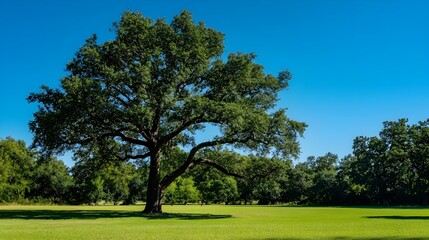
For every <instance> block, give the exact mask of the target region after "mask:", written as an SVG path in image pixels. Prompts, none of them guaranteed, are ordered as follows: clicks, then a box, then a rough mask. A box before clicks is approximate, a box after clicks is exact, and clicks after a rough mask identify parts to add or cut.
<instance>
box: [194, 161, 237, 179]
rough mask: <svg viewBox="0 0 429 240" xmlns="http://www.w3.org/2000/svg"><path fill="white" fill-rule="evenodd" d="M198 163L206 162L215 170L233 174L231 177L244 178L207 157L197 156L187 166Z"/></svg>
mask: <svg viewBox="0 0 429 240" xmlns="http://www.w3.org/2000/svg"><path fill="white" fill-rule="evenodd" d="M198 164H206V165H209V166H211V167H214V168H216V169H217V170H219V171H221V172H222V173H224V174H226V175H228V176H233V177H237V178H244V176H242V175H240V174H237V173H233V172H230V171H228V169H226V168H224V167H223V166H221V165H219V164H217V163H216V162H214V161H212V160H210V159H207V158H199V159H197V160H195V161H194V162H192V163H191V165H190V166H189V167H193V166H196V165H198Z"/></svg>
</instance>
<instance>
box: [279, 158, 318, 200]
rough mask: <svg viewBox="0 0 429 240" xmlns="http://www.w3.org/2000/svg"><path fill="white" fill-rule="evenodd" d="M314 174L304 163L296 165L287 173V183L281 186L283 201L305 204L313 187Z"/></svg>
mask: <svg viewBox="0 0 429 240" xmlns="http://www.w3.org/2000/svg"><path fill="white" fill-rule="evenodd" d="M313 177H314V174H313V172H312V170H311V169H310V168H309V166H308V164H306V163H305V162H302V163H298V164H296V165H295V166H294V167H293V168H292V169H291V170H290V171H289V173H288V179H289V181H288V182H286V183H287V184H285V185H284V186H283V191H284V193H283V195H284V197H283V199H284V200H283V201H284V202H295V203H307V202H308V201H309V191H310V188H311V187H312V186H313Z"/></svg>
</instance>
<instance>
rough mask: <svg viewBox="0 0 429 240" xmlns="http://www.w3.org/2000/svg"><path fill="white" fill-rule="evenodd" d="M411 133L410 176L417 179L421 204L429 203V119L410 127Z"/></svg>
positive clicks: (415, 184)
mask: <svg viewBox="0 0 429 240" xmlns="http://www.w3.org/2000/svg"><path fill="white" fill-rule="evenodd" d="M409 135H410V149H409V154H410V157H409V159H410V162H411V169H410V171H409V172H410V175H411V176H410V177H409V179H410V180H411V179H415V183H414V184H413V183H410V185H412V186H415V187H414V188H415V189H416V190H415V192H416V194H417V195H419V197H420V199H421V201H420V204H423V205H426V206H427V205H428V202H429V201H428V199H429V119H428V120H426V121H420V122H418V124H415V125H412V126H411V127H410V128H409Z"/></svg>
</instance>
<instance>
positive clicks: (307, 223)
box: [0, 205, 429, 240]
mask: <svg viewBox="0 0 429 240" xmlns="http://www.w3.org/2000/svg"><path fill="white" fill-rule="evenodd" d="M141 210H143V206H141V205H137V206H0V239H133V240H136V239H145V240H146V239H199V240H200V239H204V240H208V239H265V240H268V239H269V240H306V239H335V240H355V239H365V240H388V239H394V240H395V239H396V240H411V239H413V240H423V239H429V209H427V208H426V209H424V208H364V207H359V208H346V207H283V206H221V205H208V206H206V205H204V206H199V205H187V206H164V211H165V212H166V214H161V215H142V214H141Z"/></svg>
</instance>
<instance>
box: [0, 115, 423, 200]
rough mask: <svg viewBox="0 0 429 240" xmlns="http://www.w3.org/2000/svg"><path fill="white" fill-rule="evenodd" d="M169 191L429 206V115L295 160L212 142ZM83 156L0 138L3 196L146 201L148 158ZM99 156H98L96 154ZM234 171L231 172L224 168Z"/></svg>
mask: <svg viewBox="0 0 429 240" xmlns="http://www.w3.org/2000/svg"><path fill="white" fill-rule="evenodd" d="M184 155H186V152H184V151H183V150H182V149H180V148H178V147H176V148H171V149H169V150H168V152H167V153H166V154H165V155H163V156H162V158H163V159H162V160H163V161H162V162H163V163H164V164H163V165H161V175H165V174H167V173H168V172H170V171H171V169H174V168H175V167H176V166H177V165H179V164H180V163H181V161H182V160H181V159H183V156H184ZM202 156H203V158H210V159H215V162H216V164H217V166H223V167H221V168H219V167H218V168H211V166H207V165H195V166H194V167H192V168H190V169H189V170H188V171H187V172H186V173H185V174H183V175H182V176H180V177H178V178H177V179H175V180H174V181H173V182H172V184H170V185H169V186H168V187H167V189H166V190H165V192H164V196H163V201H164V203H167V204H188V203H198V204H211V203H214V204H255V203H258V204H279V203H287V204H297V205H427V204H428V197H429V119H428V120H426V121H421V122H418V123H417V124H412V125H409V124H408V123H407V120H406V119H399V120H398V121H390V122H384V127H383V129H382V130H381V131H380V134H379V136H377V137H364V136H360V137H356V138H355V139H354V143H353V154H350V155H348V156H345V157H344V158H342V159H339V158H338V156H337V155H336V154H333V153H327V154H325V155H323V156H318V157H314V156H310V157H308V158H307V160H306V161H304V162H299V163H296V164H294V163H293V161H292V160H290V159H282V158H280V157H274V156H273V157H266V156H265V157H264V156H256V155H249V156H245V155H242V154H238V153H235V152H232V151H229V150H225V149H220V148H211V149H207V150H205V151H204V152H202ZM88 157H89V156H85V155H81V156H79V158H77V157H76V159H75V160H76V164H75V165H74V166H73V167H72V168H71V169H68V168H67V166H66V165H65V164H64V163H63V162H62V161H60V160H58V159H57V158H55V157H49V158H46V157H43V156H42V155H40V154H39V153H38V152H37V151H35V150H31V149H28V148H26V146H25V143H24V142H23V141H19V140H15V139H13V138H6V139H4V140H0V202H3V203H10V202H17V203H31V202H36V203H57V204H102V203H109V204H134V203H136V201H138V200H145V196H146V194H145V193H146V191H147V179H148V176H149V167H150V164H148V163H147V162H145V161H134V162H118V161H106V160H105V159H99V161H96V160H94V159H93V158H91V159H89V158H88ZM92 157H93V156H92ZM225 173H227V175H226V174H225Z"/></svg>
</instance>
